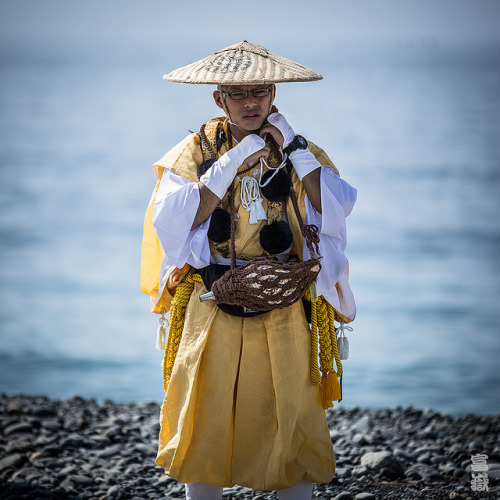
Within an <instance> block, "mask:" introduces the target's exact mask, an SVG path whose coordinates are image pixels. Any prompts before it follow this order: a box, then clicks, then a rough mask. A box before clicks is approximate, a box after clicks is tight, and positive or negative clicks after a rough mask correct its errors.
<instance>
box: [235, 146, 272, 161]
mask: <svg viewBox="0 0 500 500" xmlns="http://www.w3.org/2000/svg"><path fill="white" fill-rule="evenodd" d="M270 152H271V148H270V147H269V146H265V147H263V148H262V149H259V151H256V152H255V153H253V154H251V155H250V156H249V157H248V158H245V159H244V160H243V163H242V164H244V165H248V164H249V163H255V162H257V161H259V160H260V159H261V158H264V160H267V158H268V157H269V153H270Z"/></svg>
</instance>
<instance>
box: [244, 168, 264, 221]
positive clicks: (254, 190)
mask: <svg viewBox="0 0 500 500" xmlns="http://www.w3.org/2000/svg"><path fill="white" fill-rule="evenodd" d="M240 196H241V204H242V206H243V207H244V209H245V210H246V211H247V212H250V216H249V219H248V223H249V224H257V223H258V221H259V220H267V214H266V212H265V210H264V207H263V206H262V201H263V200H262V198H261V196H260V189H259V182H258V181H257V179H255V178H253V177H250V176H249V175H248V176H246V177H243V180H242V181H241V195H240Z"/></svg>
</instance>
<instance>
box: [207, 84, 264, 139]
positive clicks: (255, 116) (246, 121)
mask: <svg viewBox="0 0 500 500" xmlns="http://www.w3.org/2000/svg"><path fill="white" fill-rule="evenodd" d="M265 89H269V93H268V94H267V95H263V96H262V97H256V96H254V95H253V94H252V93H251V92H250V91H251V90H253V91H259V90H261V91H262V90H264V91H263V92H262V93H263V94H265ZM270 89H271V86H270V85H224V86H223V87H222V91H223V92H224V95H223V98H224V99H225V101H226V106H227V109H228V111H229V116H230V117H231V121H233V122H234V123H235V124H236V125H238V126H239V127H241V128H243V129H245V130H247V131H256V130H258V129H260V127H262V125H263V124H264V122H265V121H266V119H267V116H268V114H269V105H270V103H271V92H270ZM241 92H248V95H247V96H246V97H244V98H243V99H234V98H233V97H241V96H242V94H241ZM234 93H236V94H234ZM230 94H232V95H233V97H231V95H230ZM257 94H258V92H257ZM214 99H215V102H216V104H217V106H219V107H220V108H223V109H224V107H223V103H222V98H221V96H220V94H219V92H218V91H215V92H214Z"/></svg>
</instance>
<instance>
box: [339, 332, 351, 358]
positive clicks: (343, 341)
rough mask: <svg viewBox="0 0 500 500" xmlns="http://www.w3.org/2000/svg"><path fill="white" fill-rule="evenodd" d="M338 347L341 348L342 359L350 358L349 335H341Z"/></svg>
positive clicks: (340, 356) (340, 355)
mask: <svg viewBox="0 0 500 500" xmlns="http://www.w3.org/2000/svg"><path fill="white" fill-rule="evenodd" d="M337 348H338V350H339V358H340V359H342V360H343V359H349V339H348V338H347V337H340V338H338V339H337Z"/></svg>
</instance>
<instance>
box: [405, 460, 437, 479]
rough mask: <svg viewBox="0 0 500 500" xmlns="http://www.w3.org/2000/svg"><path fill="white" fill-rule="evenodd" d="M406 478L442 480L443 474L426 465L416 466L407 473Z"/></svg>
mask: <svg viewBox="0 0 500 500" xmlns="http://www.w3.org/2000/svg"><path fill="white" fill-rule="evenodd" d="M405 476H406V477H409V478H412V479H423V480H429V479H441V474H439V472H438V471H436V470H435V469H434V468H432V467H429V466H428V465H424V464H414V465H412V466H411V467H410V468H409V469H408V470H407V471H406V473H405Z"/></svg>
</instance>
